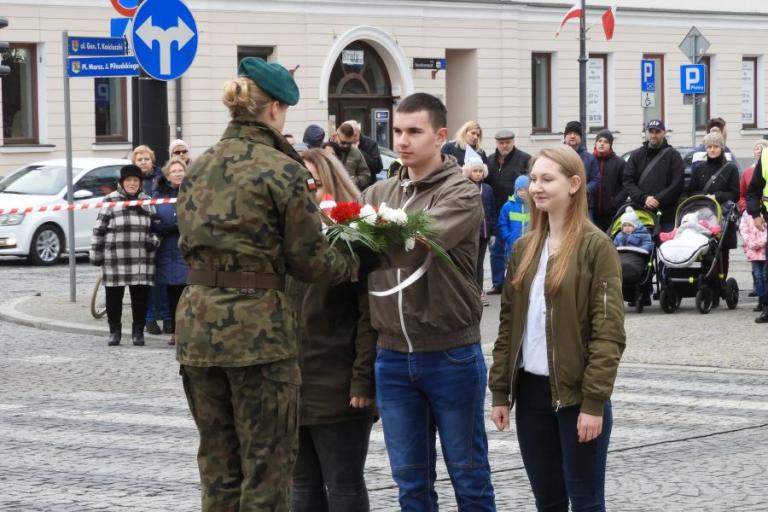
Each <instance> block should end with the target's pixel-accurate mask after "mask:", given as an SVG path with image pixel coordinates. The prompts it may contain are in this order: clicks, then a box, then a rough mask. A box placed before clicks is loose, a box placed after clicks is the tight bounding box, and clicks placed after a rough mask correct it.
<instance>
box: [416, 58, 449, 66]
mask: <svg viewBox="0 0 768 512" xmlns="http://www.w3.org/2000/svg"><path fill="white" fill-rule="evenodd" d="M447 67H448V61H447V60H446V59H423V58H420V57H414V58H413V69H446V68H447Z"/></svg>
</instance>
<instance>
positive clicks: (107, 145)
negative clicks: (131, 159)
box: [91, 142, 133, 151]
mask: <svg viewBox="0 0 768 512" xmlns="http://www.w3.org/2000/svg"><path fill="white" fill-rule="evenodd" d="M91 149H92V150H93V151H123V150H126V149H127V150H131V149H133V144H132V143H131V142H94V143H93V144H91Z"/></svg>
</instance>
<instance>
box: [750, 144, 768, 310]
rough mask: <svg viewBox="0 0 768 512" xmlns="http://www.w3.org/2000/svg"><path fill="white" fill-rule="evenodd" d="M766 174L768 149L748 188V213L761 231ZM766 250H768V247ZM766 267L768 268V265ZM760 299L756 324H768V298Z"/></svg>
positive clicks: (766, 209) (767, 195)
mask: <svg viewBox="0 0 768 512" xmlns="http://www.w3.org/2000/svg"><path fill="white" fill-rule="evenodd" d="M763 169H765V171H764V170H763ZM766 174H768V148H766V149H763V153H762V155H761V156H760V159H759V160H758V161H757V163H756V164H755V172H754V173H752V180H751V181H750V182H749V187H747V213H749V214H750V215H751V216H752V218H753V219H754V222H755V227H756V228H757V229H759V230H760V231H764V230H765V229H766V220H767V219H768V183H767V182H766ZM766 249H767V250H768V247H766ZM766 267H768V264H767V265H766ZM760 299H761V301H760V302H761V304H762V305H763V310H762V312H761V313H760V316H758V317H757V318H755V322H756V323H758V324H764V323H766V322H768V296H765V295H764V296H763V297H760Z"/></svg>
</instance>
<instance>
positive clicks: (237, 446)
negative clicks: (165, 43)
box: [176, 57, 358, 512]
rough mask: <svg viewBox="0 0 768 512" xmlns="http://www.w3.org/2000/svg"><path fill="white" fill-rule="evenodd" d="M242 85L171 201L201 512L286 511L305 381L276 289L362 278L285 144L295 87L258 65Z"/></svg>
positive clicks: (292, 327) (289, 313)
mask: <svg viewBox="0 0 768 512" xmlns="http://www.w3.org/2000/svg"><path fill="white" fill-rule="evenodd" d="M239 72H240V77H239V78H238V79H237V80H233V81H230V82H229V83H228V84H227V85H226V87H225V93H224V104H225V105H227V106H228V107H229V109H230V112H231V114H232V121H231V122H230V124H229V126H228V127H227V129H226V131H225V132H224V135H223V137H222V139H221V140H220V141H219V142H218V143H217V144H216V145H214V146H213V147H211V148H210V149H208V151H206V152H205V153H204V154H203V155H201V156H200V157H199V158H198V159H197V160H195V162H194V163H193V164H192V165H191V166H190V167H189V170H188V173H187V177H186V179H185V181H184V183H183V184H182V186H181V189H180V191H179V196H178V204H177V208H178V222H179V231H180V233H181V239H180V246H181V249H182V252H183V253H184V257H185V259H186V262H187V264H188V265H189V268H190V272H189V286H187V288H186V290H185V292H184V294H183V295H182V297H181V301H180V303H179V307H178V310H177V318H176V338H177V352H176V355H177V359H178V361H179V363H180V364H181V375H182V379H183V383H184V391H185V393H186V396H187V400H188V402H189V407H190V410H191V412H192V416H193V417H194V420H195V423H196V424H197V428H198V430H199V432H200V448H199V451H198V464H199V467H200V479H201V483H202V510H203V511H211V512H212V511H216V512H224V511H226V512H234V511H238V512H251V511H287V510H288V507H289V503H290V494H291V475H292V470H293V465H294V461H295V458H296V453H297V447H298V438H297V432H298V427H297V424H298V422H297V416H298V412H297V411H298V406H297V401H298V391H299V385H300V381H301V378H300V374H299V367H298V364H297V361H296V357H297V342H296V336H297V334H296V329H297V326H296V319H295V314H294V311H293V310H292V308H291V306H290V305H289V304H288V303H287V299H286V296H285V294H284V292H283V288H284V276H285V275H286V274H290V275H292V276H294V277H296V278H297V279H299V280H301V281H306V282H315V281H319V280H321V279H322V280H325V281H328V282H331V283H338V282H344V281H349V280H353V281H356V280H357V272H358V268H357V267H358V264H357V263H356V261H357V260H354V259H353V258H351V257H349V256H343V255H342V254H341V253H338V252H336V251H335V250H332V249H330V248H329V247H328V244H327V242H326V241H325V239H324V238H323V236H322V232H321V225H320V216H319V214H318V210H317V206H316V205H315V202H314V200H313V193H312V190H313V189H314V188H315V183H314V181H313V180H312V178H311V176H310V175H309V173H308V171H307V170H306V169H304V167H303V166H302V163H301V159H300V157H299V156H298V155H297V154H296V153H295V152H294V151H293V149H292V147H291V146H290V144H288V143H287V142H286V140H285V139H284V138H283V136H282V135H281V131H282V129H283V125H284V122H285V115H286V111H287V108H288V105H295V104H296V103H297V102H298V99H299V91H298V88H297V86H296V83H295V82H294V80H293V77H292V76H291V75H290V74H289V73H288V71H286V70H285V68H283V67H281V66H279V65H278V64H271V63H270V64H268V63H266V62H264V61H263V60H261V59H256V58H253V57H249V58H246V59H243V61H242V62H241V63H240V66H239Z"/></svg>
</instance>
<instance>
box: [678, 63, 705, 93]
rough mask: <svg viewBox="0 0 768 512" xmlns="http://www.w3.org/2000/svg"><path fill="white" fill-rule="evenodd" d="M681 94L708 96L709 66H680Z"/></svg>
mask: <svg viewBox="0 0 768 512" xmlns="http://www.w3.org/2000/svg"><path fill="white" fill-rule="evenodd" d="M680 92H681V93H683V94H706V92H707V66H706V65H705V64H683V65H682V66H680Z"/></svg>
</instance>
